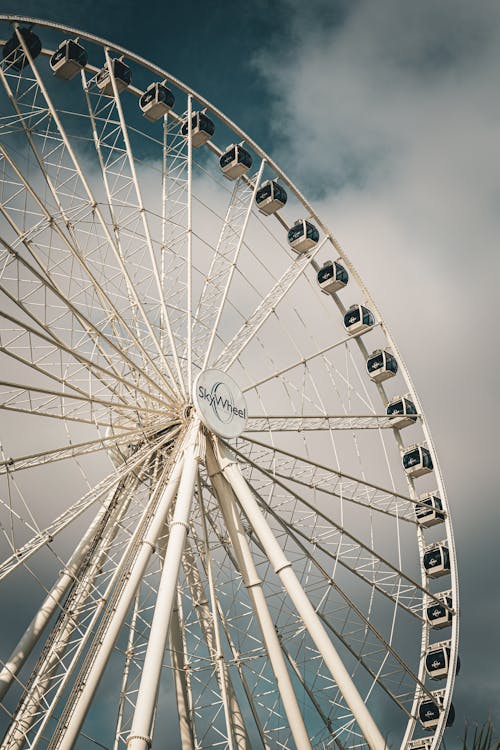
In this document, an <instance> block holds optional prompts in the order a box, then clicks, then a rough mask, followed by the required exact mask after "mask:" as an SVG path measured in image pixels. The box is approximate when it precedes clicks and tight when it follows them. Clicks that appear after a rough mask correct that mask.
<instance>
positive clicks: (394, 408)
mask: <svg viewBox="0 0 500 750" xmlns="http://www.w3.org/2000/svg"><path fill="white" fill-rule="evenodd" d="M386 412H387V416H388V417H391V425H392V427H395V428H396V429H397V430H402V429H403V427H409V426H410V425H412V424H415V422H416V421H417V417H414V416H412V415H413V414H416V413H417V409H416V407H415V404H414V403H413V401H410V399H409V398H407V397H406V396H398V397H397V398H395V399H393V400H392V401H389V403H388V404H387V409H386ZM392 417H393V418H392Z"/></svg>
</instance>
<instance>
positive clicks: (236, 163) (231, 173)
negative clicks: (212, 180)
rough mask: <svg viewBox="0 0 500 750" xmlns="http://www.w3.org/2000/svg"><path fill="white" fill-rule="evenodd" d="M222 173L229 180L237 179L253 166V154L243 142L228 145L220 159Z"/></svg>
mask: <svg viewBox="0 0 500 750" xmlns="http://www.w3.org/2000/svg"><path fill="white" fill-rule="evenodd" d="M219 165H220V168H221V169H222V174H223V175H224V177H227V178H228V180H236V179H237V178H238V177H241V175H243V174H245V172H248V170H249V169H250V167H251V166H252V156H251V154H250V153H249V152H248V151H247V150H246V148H243V146H242V145H241V144H238V143H236V144H235V143H233V144H231V146H228V147H227V149H226V150H225V151H224V153H223V154H222V156H221V157H220V159H219Z"/></svg>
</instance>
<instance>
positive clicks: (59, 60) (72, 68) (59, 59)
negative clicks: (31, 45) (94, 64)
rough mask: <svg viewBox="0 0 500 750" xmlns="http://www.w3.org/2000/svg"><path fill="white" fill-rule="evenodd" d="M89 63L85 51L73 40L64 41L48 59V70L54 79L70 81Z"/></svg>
mask: <svg viewBox="0 0 500 750" xmlns="http://www.w3.org/2000/svg"><path fill="white" fill-rule="evenodd" d="M88 61H89V56H88V55H87V51H86V49H85V48H84V47H82V45H81V44H79V43H78V42H77V41H76V40H75V39H65V40H64V41H63V42H61V44H60V45H59V47H58V48H57V49H56V51H55V52H54V54H53V55H52V57H51V58H50V68H51V70H52V72H53V73H54V75H55V76H56V78H60V79H61V80H63V81H71V79H72V78H74V77H75V76H76V75H78V73H79V72H80V71H81V70H83V68H84V67H85V66H86V64H87V63H88Z"/></svg>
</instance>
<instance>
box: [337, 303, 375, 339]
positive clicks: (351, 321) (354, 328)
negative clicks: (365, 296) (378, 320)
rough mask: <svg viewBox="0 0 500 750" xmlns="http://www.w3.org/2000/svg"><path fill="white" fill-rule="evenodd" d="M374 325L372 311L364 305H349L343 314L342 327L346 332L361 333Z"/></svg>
mask: <svg viewBox="0 0 500 750" xmlns="http://www.w3.org/2000/svg"><path fill="white" fill-rule="evenodd" d="M374 325H375V318H374V316H373V313H372V312H370V310H369V309H368V308H367V307H364V305H351V306H350V308H349V309H348V310H347V312H346V314H345V315H344V328H345V329H346V331H347V333H348V334H350V335H352V334H353V333H362V332H363V331H368V330H369V329H370V328H372V327H373V326H374Z"/></svg>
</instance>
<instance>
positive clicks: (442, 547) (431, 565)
mask: <svg viewBox="0 0 500 750" xmlns="http://www.w3.org/2000/svg"><path fill="white" fill-rule="evenodd" d="M424 569H425V572H426V573H427V575H428V576H429V578H440V577H441V576H445V575H447V574H448V573H449V572H450V551H449V549H448V546H447V542H439V543H438V544H431V545H430V546H429V547H427V548H426V550H425V552H424Z"/></svg>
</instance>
